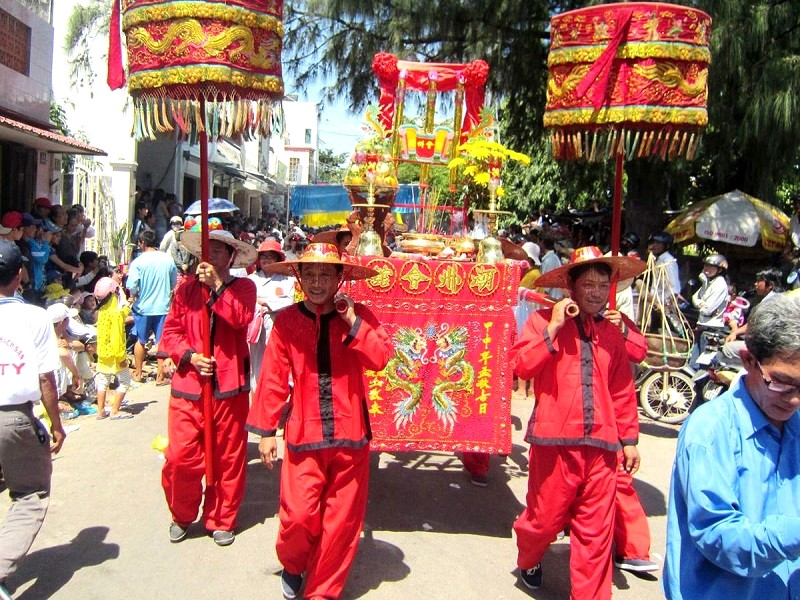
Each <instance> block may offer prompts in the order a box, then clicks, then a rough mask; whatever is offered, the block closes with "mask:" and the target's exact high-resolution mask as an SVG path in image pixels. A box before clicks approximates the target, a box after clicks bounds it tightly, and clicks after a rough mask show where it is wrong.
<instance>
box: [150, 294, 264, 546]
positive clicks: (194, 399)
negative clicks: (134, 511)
mask: <svg viewBox="0 0 800 600" xmlns="http://www.w3.org/2000/svg"><path fill="white" fill-rule="evenodd" d="M202 286H203V284H201V283H200V282H199V281H198V280H197V279H196V278H195V279H191V280H187V281H186V282H185V283H184V284H183V285H181V286H179V287H178V288H176V290H175V297H174V299H173V302H172V307H171V308H170V312H169V314H168V315H167V319H166V321H165V323H164V331H163V334H162V336H161V343H160V344H159V354H160V355H161V356H169V357H170V358H172V360H173V361H174V362H175V365H176V366H177V370H176V372H175V373H174V374H173V376H172V397H171V398H170V404H169V413H168V422H167V435H168V439H169V445H168V446H167V448H166V450H165V451H164V458H165V459H166V462H165V463H164V469H163V471H162V474H161V483H162V486H163V488H164V494H165V496H166V499H167V505H168V506H169V509H170V512H171V513H172V519H173V521H175V522H176V523H178V524H179V525H181V526H186V525H189V524H190V523H192V522H193V521H194V520H195V519H196V518H197V512H198V509H199V507H200V502H201V500H202V499H203V488H202V479H203V476H204V474H205V468H204V464H205V450H204V445H203V428H204V427H205V422H204V415H203V407H202V403H201V402H198V400H199V399H200V397H201V377H200V373H199V372H198V371H197V369H196V368H195V367H194V366H193V365H192V364H191V362H190V358H191V355H192V353H194V352H200V353H202V351H203V339H202V333H201V331H202V320H203V319H204V318H205V316H204V311H203V295H202ZM208 304H209V306H210V308H211V342H212V345H211V347H212V355H213V356H214V358H215V359H216V365H215V371H214V377H213V386H214V402H213V415H212V420H213V424H212V427H213V431H214V449H215V452H214V456H213V457H212V460H213V467H214V479H215V481H214V485H212V486H208V487H207V488H206V490H205V501H204V502H203V516H202V518H203V523H204V525H205V527H206V529H208V530H209V531H217V530H222V531H232V530H233V529H234V528H235V526H236V515H237V513H238V511H239V506H240V505H241V502H242V499H243V497H244V486H245V467H246V464H247V432H246V431H245V430H244V424H245V421H246V419H247V411H248V403H249V393H248V392H249V390H250V358H249V356H250V355H249V352H248V350H247V326H248V325H249V324H250V322H251V321H252V320H253V312H254V310H255V305H256V287H255V284H254V283H253V282H252V281H250V280H249V279H239V278H237V279H234V280H232V281H231V282H230V283H229V284H226V285H224V286H223V287H222V288H221V289H220V291H219V292H212V293H211V297H210V298H209V301H208Z"/></svg>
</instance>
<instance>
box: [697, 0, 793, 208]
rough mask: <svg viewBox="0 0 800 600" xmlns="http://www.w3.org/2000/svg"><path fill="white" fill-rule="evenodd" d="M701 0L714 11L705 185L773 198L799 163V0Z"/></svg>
mask: <svg viewBox="0 0 800 600" xmlns="http://www.w3.org/2000/svg"><path fill="white" fill-rule="evenodd" d="M692 4H694V3H692ZM698 4H699V6H700V8H702V9H703V10H705V11H706V12H708V13H709V14H710V15H712V17H713V19H714V20H713V25H712V31H711V55H712V58H713V64H712V66H711V70H710V73H709V84H708V85H709V91H710V93H709V99H708V107H709V121H710V127H709V130H708V132H707V135H706V138H705V139H706V141H705V148H704V151H703V157H702V160H701V165H702V166H701V168H700V169H699V170H696V171H695V173H694V174H695V175H696V176H697V177H699V179H700V180H699V188H700V189H701V190H702V193H703V194H706V195H713V194H715V193H724V192H729V191H731V190H732V189H734V188H740V189H742V190H745V191H748V192H749V193H752V194H754V195H756V196H758V197H760V198H762V199H764V200H767V201H773V202H774V201H775V200H776V199H777V198H776V191H777V190H778V189H779V188H780V187H781V184H782V183H783V182H784V181H785V180H787V179H793V180H795V181H796V179H797V174H798V163H800V152H798V150H799V149H800V2H797V1H796V0H703V1H701V2H699V3H698Z"/></svg>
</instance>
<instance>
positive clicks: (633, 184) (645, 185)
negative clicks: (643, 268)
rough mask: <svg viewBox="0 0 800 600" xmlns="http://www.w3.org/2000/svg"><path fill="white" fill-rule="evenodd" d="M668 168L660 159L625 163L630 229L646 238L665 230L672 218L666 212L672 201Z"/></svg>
mask: <svg viewBox="0 0 800 600" xmlns="http://www.w3.org/2000/svg"><path fill="white" fill-rule="evenodd" d="M668 169H669V167H668V165H667V164H666V163H664V162H663V161H660V160H643V159H639V160H633V161H628V162H626V163H625V172H626V173H627V175H628V186H627V194H625V196H624V201H623V210H624V213H623V215H624V217H625V227H624V229H625V232H626V233H627V232H631V231H632V232H635V233H637V234H639V236H640V237H641V238H642V241H645V240H647V236H649V235H650V234H653V233H657V232H659V231H663V230H664V227H665V226H666V225H667V223H669V221H670V220H671V218H670V217H668V216H667V215H665V214H664V209H665V208H668V207H669V206H670V204H671V203H670V202H669V194H670V185H669V177H668V176H667V175H668ZM640 250H644V248H640Z"/></svg>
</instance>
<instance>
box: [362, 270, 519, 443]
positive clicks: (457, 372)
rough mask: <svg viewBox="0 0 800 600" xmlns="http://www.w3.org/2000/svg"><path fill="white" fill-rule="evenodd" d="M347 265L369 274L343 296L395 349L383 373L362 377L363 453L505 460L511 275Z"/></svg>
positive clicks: (512, 328) (514, 275)
mask: <svg viewBox="0 0 800 600" xmlns="http://www.w3.org/2000/svg"><path fill="white" fill-rule="evenodd" d="M356 260H358V262H360V263H361V264H364V265H367V266H369V267H371V268H373V269H376V270H377V271H378V275H377V276H375V277H373V278H372V279H368V280H365V281H359V282H355V283H353V284H351V285H350V287H349V288H348V293H349V294H351V295H352V297H353V298H354V299H355V300H356V301H358V302H363V303H364V304H366V305H367V306H369V307H370V308H371V309H372V310H373V312H375V313H376V315H377V316H378V318H379V319H380V320H381V322H382V323H383V325H384V326H385V327H386V329H387V330H388V332H389V334H390V335H391V337H392V341H393V342H394V346H395V355H394V357H393V358H392V359H391V360H390V361H389V364H388V365H387V366H386V368H385V369H384V370H383V371H380V372H368V373H367V386H368V390H369V391H368V394H369V397H368V399H367V403H368V405H369V413H370V422H371V424H372V432H373V436H374V437H373V440H372V448H373V449H374V450H389V451H399V450H408V451H413V450H440V451H472V452H487V453H508V452H510V451H511V429H510V419H511V391H512V379H513V374H512V372H511V369H510V367H509V365H508V352H509V350H510V348H511V344H512V343H513V339H514V336H515V334H516V325H515V321H514V315H513V312H512V306H513V305H514V303H515V302H516V297H517V286H518V283H519V269H517V268H516V267H514V266H508V265H505V264H497V265H489V264H476V263H469V262H457V261H435V260H427V261H422V260H404V259H395V258H381V257H361V258H358V259H356Z"/></svg>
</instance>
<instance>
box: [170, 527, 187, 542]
mask: <svg viewBox="0 0 800 600" xmlns="http://www.w3.org/2000/svg"><path fill="white" fill-rule="evenodd" d="M187 533H189V526H188V525H187V526H186V527H181V526H180V525H178V524H177V523H175V522H173V523H172V524H171V525H170V526H169V541H170V542H172V543H173V544H177V543H178V542H180V541H182V540H183V538H185V537H186V534H187Z"/></svg>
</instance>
